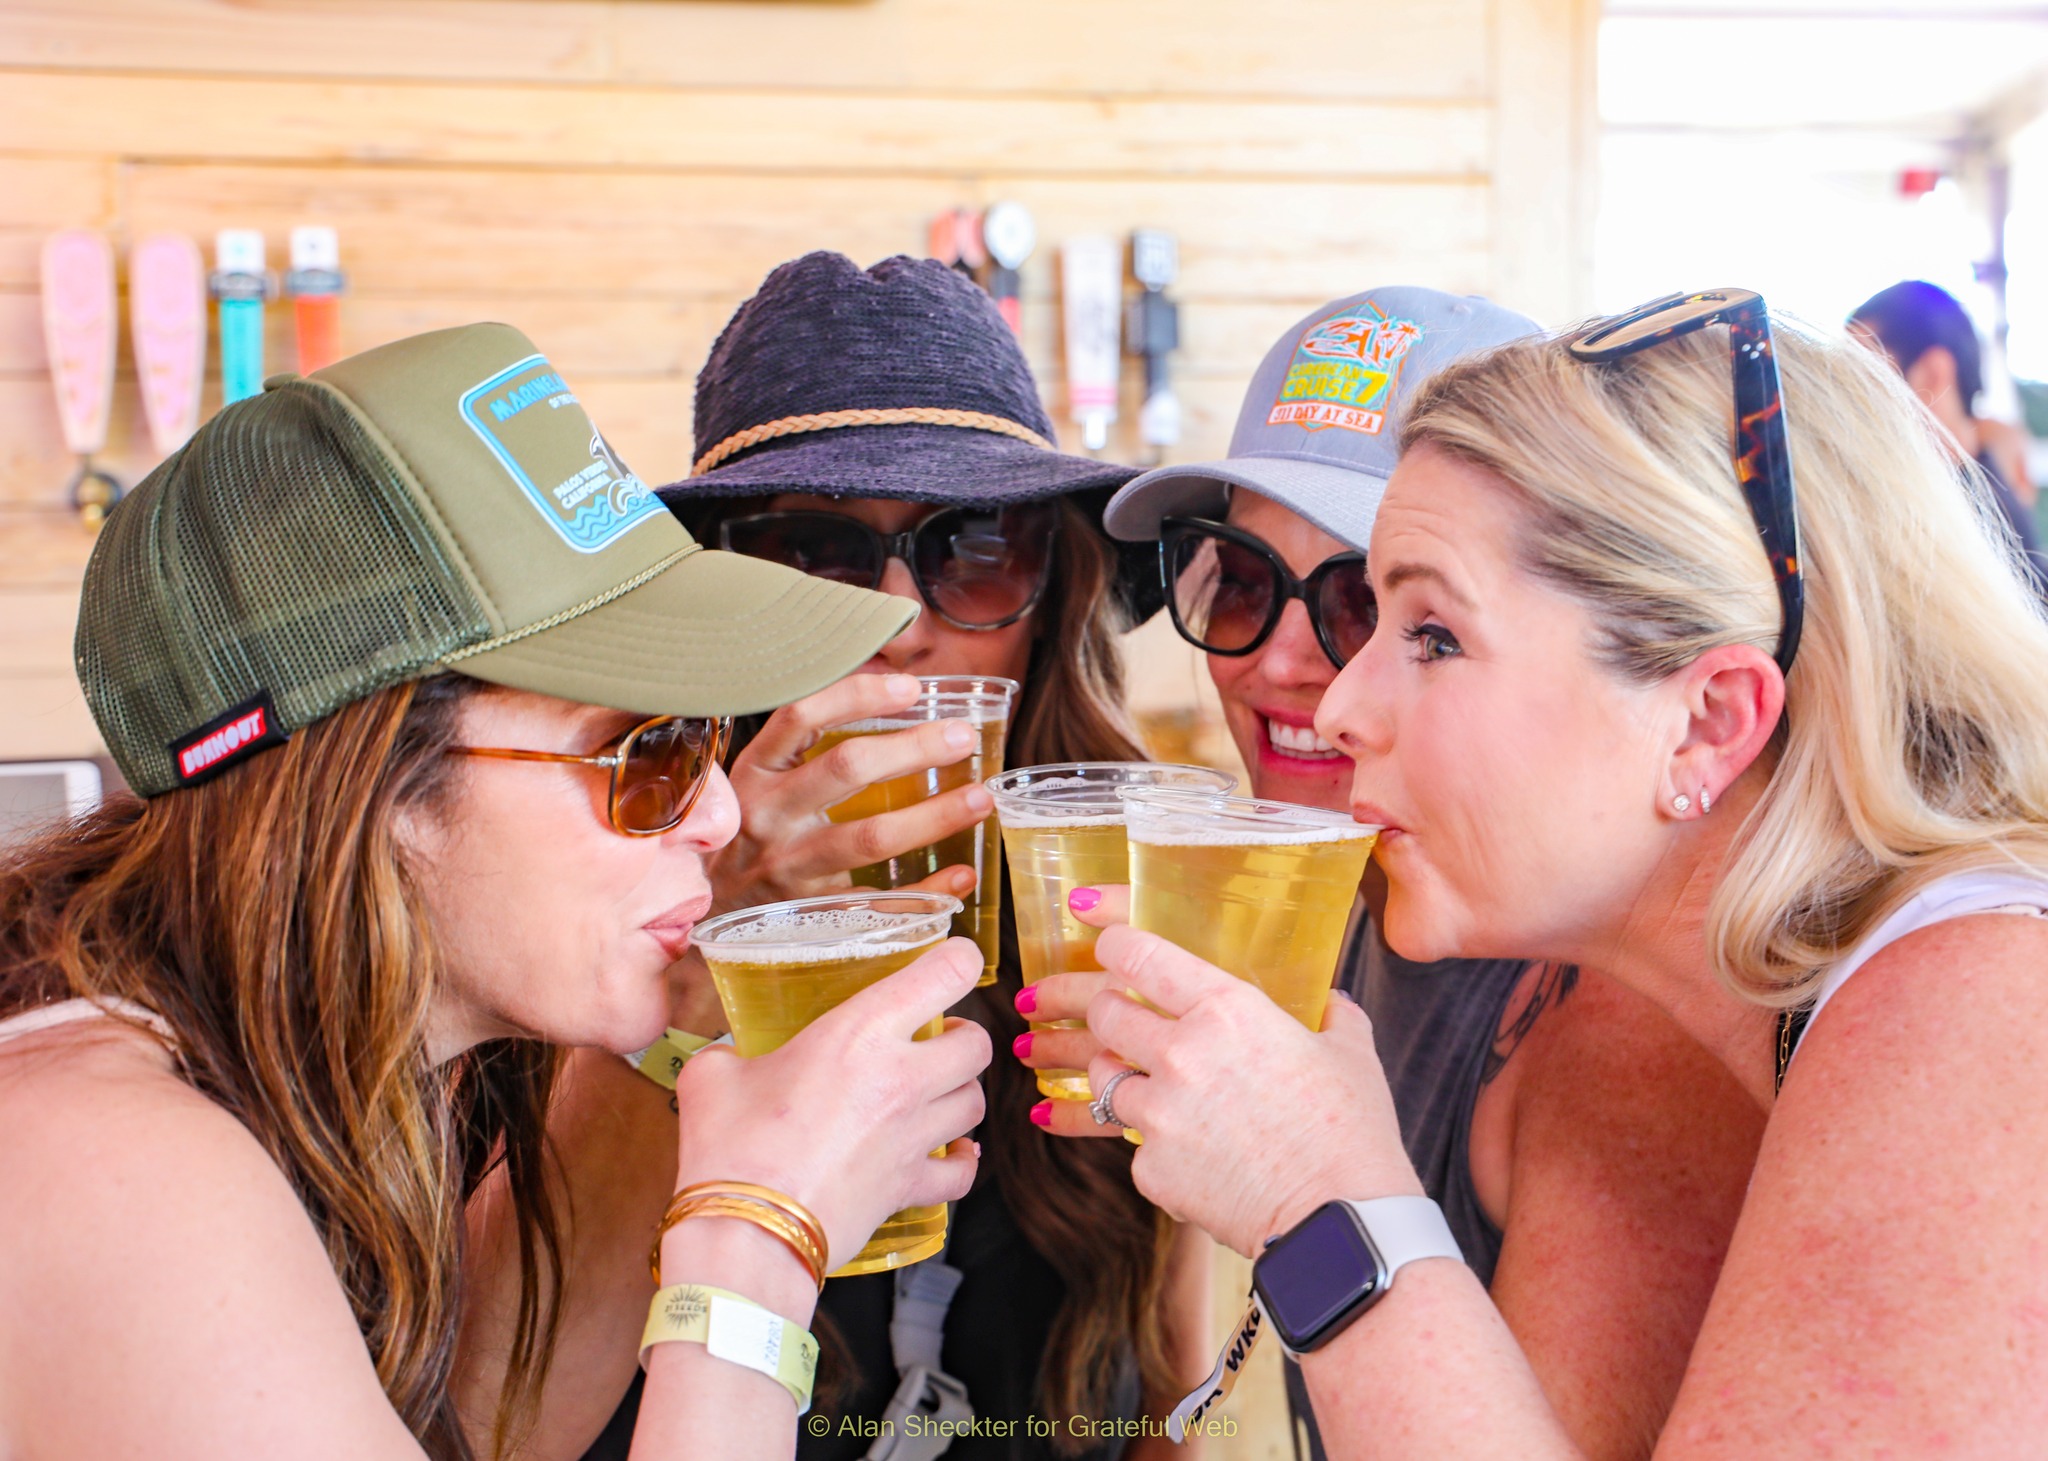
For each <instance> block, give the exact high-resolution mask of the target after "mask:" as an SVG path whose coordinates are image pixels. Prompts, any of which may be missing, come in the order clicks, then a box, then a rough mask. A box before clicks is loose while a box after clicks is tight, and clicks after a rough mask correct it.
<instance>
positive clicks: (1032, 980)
mask: <svg viewBox="0 0 2048 1461" xmlns="http://www.w3.org/2000/svg"><path fill="white" fill-rule="evenodd" d="M1140 786H1177V787H1184V788H1186V789H1189V790H1197V791H1208V792H1213V793H1216V794H1218V795H1221V794H1223V793H1226V792H1229V791H1232V790H1234V789H1235V788H1236V786H1237V778H1236V777H1234V776H1231V775H1228V774H1227V773H1225V772H1222V771H1212V770H1210V769H1209V768H1207V767H1205V766H1178V765H1173V764H1170V763H1158V762H1147V761H1069V762H1066V763H1063V764H1060V765H1054V766H1026V767H1022V768H1020V769H1018V770H1016V771H1006V772H1004V773H1003V774H1002V775H1001V776H997V777H992V778H990V780H989V782H988V789H989V793H990V794H991V795H992V796H994V797H995V799H996V816H997V817H998V818H999V819H1000V820H1001V822H1002V827H1003V853H1004V857H1005V858H1006V860H1007V861H1008V862H1009V865H1010V896H1011V897H1012V898H1014V899H1015V900H1016V903H1017V952H1018V955H1019V957H1020V958H1021V959H1022V961H1023V965H1024V982H1025V983H1027V984H1036V983H1037V982H1038V981H1039V980H1041V979H1043V978H1045V977H1046V976H1047V975H1048V974H1074V973H1084V972H1087V971H1089V970H1095V969H1100V968H1101V967H1102V965H1101V964H1099V963H1097V962H1096V959H1095V938H1096V934H1097V932H1098V930H1096V929H1093V928H1090V927H1089V926H1088V925H1087V924H1085V923H1082V922H1080V921H1078V920H1077V919H1076V918H1075V917H1074V915H1073V914H1072V913H1071V912H1069V911H1068V909H1067V895H1068V894H1069V893H1071V892H1073V891H1074V889H1076V888H1087V887H1096V886H1099V885H1101V884H1104V883H1127V882H1129V881H1130V876H1131V875H1130V861H1129V857H1128V854H1127V852H1126V846H1125V838H1124V808H1123V802H1122V801H1121V800H1120V799H1119V797H1118V796H1117V793H1118V792H1119V791H1121V790H1124V789H1126V788H1129V787H1140ZM1085 1024H1086V1022H1085V1021H1083V1020H1058V1021H1053V1022H1051V1023H1038V1022H1034V1023H1033V1024H1032V1026H1031V1028H1032V1029H1034V1030H1052V1029H1077V1028H1081V1027H1082V1026H1084V1025H1085ZM1038 1089H1039V1093H1040V1094H1041V1095H1046V1096H1050V1097H1052V1098H1053V1099H1054V1100H1065V1101H1085V1100H1087V1099H1089V1096H1090V1092H1089V1089H1088V1072H1087V1071H1085V1070H1041V1071H1039V1072H1038Z"/></svg>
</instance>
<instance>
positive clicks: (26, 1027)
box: [0, 999, 176, 1044]
mask: <svg viewBox="0 0 2048 1461" xmlns="http://www.w3.org/2000/svg"><path fill="white" fill-rule="evenodd" d="M109 1017H119V1018H121V1019H125V1020H128V1021H130V1022H132V1023H134V1024H138V1025H146V1026H148V1027H149V1029H150V1030H151V1031H152V1032H154V1033H155V1034H156V1035H157V1036H158V1037H160V1038H161V1039H163V1040H166V1041H169V1042H171V1043H173V1044H175V1043H176V1041H175V1038H174V1037H173V1035H172V1034H171V1027H170V1025H169V1024H168V1023H167V1022H166V1021H165V1020H164V1017H163V1016H162V1015H160V1014H158V1013H157V1012H156V1011H155V1010H151V1009H144V1008H143V1007H142V1006H141V1005H139V1004H136V1003H135V1002H134V1001H133V1000H127V999H108V1000H91V999H67V1000H63V1001H61V1002H59V1003H57V1004H46V1005H43V1006H42V1007H41V1008H39V1009H32V1010H23V1011H22V1012H21V1013H20V1014H18V1015H14V1016H12V1017H11V1018H9V1019H5V1020H0V1043H5V1042H6V1041H9V1040H13V1039H16V1038H18V1037H20V1036H24V1035H39V1034H41V1033H42V1032H43V1031H45V1030H54V1029H57V1028H58V1027H59V1026H62V1025H71V1024H76V1023H77V1022H78V1021H80V1020H100V1019H107V1018H109Z"/></svg>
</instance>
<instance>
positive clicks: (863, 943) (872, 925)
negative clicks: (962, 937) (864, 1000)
mask: <svg viewBox="0 0 2048 1461" xmlns="http://www.w3.org/2000/svg"><path fill="white" fill-rule="evenodd" d="M927 922H929V923H933V924H936V925H937V927H936V928H934V929H933V930H932V932H931V933H929V934H927V935H925V936H923V937H915V936H908V937H903V938H894V939H889V938H871V937H867V935H871V934H879V933H882V932H884V931H886V930H890V929H901V930H903V931H904V933H905V934H906V935H909V934H911V931H912V930H914V929H915V928H916V927H917V925H918V924H920V923H927ZM951 922H952V920H951V918H950V916H948V915H946V914H943V913H883V912H881V911H879V910H878V909H874V908H821V909H815V910H812V911H810V912H804V913H788V914H783V915H780V916H778V917H775V918H764V919H762V920H761V921H759V922H758V923H749V924H741V925H740V926H738V927H736V928H733V929H731V930H729V931H727V932H724V933H721V934H719V935H718V937H717V938H716V939H715V940H713V941H711V942H709V943H702V944H699V945H698V949H699V951H700V952H702V953H703V955H704V957H705V958H707V959H717V958H721V957H722V958H725V959H726V960H728V961H729V962H741V963H747V964H827V963H832V962H834V961H836V960H842V959H879V958H884V957H886V956H888V955H891V954H909V953H914V952H916V951H917V950H919V949H924V948H930V947H932V946H933V945H935V944H937V943H938V942H939V940H940V939H942V938H944V937H945V936H946V930H947V927H948V926H949V925H950V924H951ZM820 939H832V940H839V942H830V943H821V942H819V940H820Z"/></svg>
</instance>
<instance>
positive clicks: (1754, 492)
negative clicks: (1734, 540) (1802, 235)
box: [1570, 289, 1806, 672]
mask: <svg viewBox="0 0 2048 1461" xmlns="http://www.w3.org/2000/svg"><path fill="white" fill-rule="evenodd" d="M1708 325H1726V326H1727V327H1728V338H1729V341H1730V342H1731V349H1732V353H1733V355H1734V361H1735V364H1734V373H1735V478H1736V480H1737V481H1738V482H1740V483H1741V484H1742V495H1743V498H1744V499H1745V500H1746V501H1747V502H1748V503H1749V515H1750V516H1751V517H1752V518H1754V519H1755V520H1756V530H1757V535H1758V536H1759V537H1761V538H1762V539H1763V544H1764V553H1765V554H1766V556H1768V557H1769V558H1770V560H1771V576H1772V577H1773V578H1774V579H1775V580H1776V581H1777V585H1778V611H1779V614H1780V616H1781V618H1782V619H1783V621H1784V628H1783V630H1782V631H1781V632H1780V633H1779V635H1778V653H1777V656H1776V658H1777V661H1778V669H1779V670H1780V671H1781V672H1789V671H1790V670H1791V668H1792V659H1793V656H1795V655H1796V654H1798V653H1799V631H1800V629H1801V628H1802V627H1803V625H1804V624H1805V621H1806V580H1805V577H1804V576H1803V575H1802V574H1801V572H1800V568H1799V500H1798V497H1797V495H1796V493H1795V492H1794V490H1793V486H1792V449H1791V446H1790V444H1789V443H1788V441H1787V439H1786V435H1785V403H1784V400H1783V397H1782V396H1781V394H1780V392H1779V389H1778V360H1777V356H1776V355H1775V354H1773V353H1772V349H1771V318H1770V314H1769V312H1768V311H1766V310H1765V308H1764V301H1763V296H1761V295H1758V294H1754V293H1752V292H1750V291H1749V290H1747V289H1708V290H1702V291H1701V292H1699V293H1697V294H1672V295H1667V296H1666V297H1665V298H1663V299H1653V300H1651V301H1650V302H1649V303H1648V304H1645V305H1640V306H1638V307H1637V308H1635V309H1632V310H1630V311H1629V312H1628V313H1626V314H1619V315H1615V316H1613V317H1612V318H1610V319H1604V320H1601V321H1599V322H1598V323H1596V324H1594V325H1592V326H1590V327H1588V328H1587V329H1586V330H1585V331H1583V332H1582V333H1581V334H1580V335H1579V336H1578V337H1577V338H1576V339H1574V340H1573V341H1572V342H1571V346H1570V349H1571V352H1572V355H1573V356H1574V357H1575V358H1577V359H1579V360H1585V361H1601V360H1619V359H1620V358H1621V357H1622V356H1624V355H1633V354H1635V353H1636V351H1638V350H1647V349H1649V348H1650V347H1651V346H1652V345H1661V344H1662V343H1663V342H1664V341H1666V340H1676V339H1678V338H1679V337H1680V336H1681V335H1690V334H1691V333H1692V332H1693V331H1695V330H1703V329H1705V328H1706V327H1707V326H1708Z"/></svg>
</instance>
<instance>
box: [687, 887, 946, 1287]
mask: <svg viewBox="0 0 2048 1461" xmlns="http://www.w3.org/2000/svg"><path fill="white" fill-rule="evenodd" d="M959 912H960V900H959V899H958V898H949V897H947V896H946V895H944V894H942V893H891V892H872V893H838V894H831V895H828V896H826V897H822V898H796V899H792V900H791V901H789V902H787V903H769V904H765V905H763V906H761V907H759V908H744V909H741V910H740V911H739V912H737V913H728V914H725V915H724V916H723V917H720V918H714V919H711V920H710V921H708V922H706V923H704V924H702V925H700V926H699V927H698V928H697V930H696V931H695V933H694V934H692V936H691V937H692V942H693V943H694V944H695V945H696V948H697V950H698V952H700V953H701V954H703V956H704V962H705V963H706V964H707V965H709V966H710V969H711V978H712V982H713V983H715V984H716V985H717V986H718V998H719V1001H720V1002H721V1003H722V1004H724V1006H725V1017H726V1020H727V1022H728V1023H729V1024H730V1025H731V1026H732V1042H733V1046H734V1048H735V1049H737V1050H738V1051H739V1053H740V1054H741V1055H746V1056H754V1055H764V1054H766V1053H767V1052H768V1051H770V1050H773V1049H775V1048H777V1047H778V1046H780V1045H782V1044H783V1043H784V1042H785V1041H787V1040H789V1039H790V1038H791V1037H792V1036H794V1035H795V1034H796V1033H797V1031H799V1030H801V1029H803V1027H804V1026H806V1025H808V1024H809V1023H810V1022H811V1021H812V1020H815V1019H817V1018H818V1017H819V1016H820V1015H822V1014H824V1013H825V1012H826V1011H827V1010H830V1009H833V1008H835V1007H836V1006H838V1005H839V1004H840V1003H841V1002H842V1001H844V1000H845V999H847V998H848V997H850V996H852V995H854V994H856V993H858V992H859V991H861V990H863V989H865V988H867V987H868V986H869V985H870V984H873V983H875V982H876V981H877V980H879V979H881V978H883V977H884V976H886V975H889V974H893V973H895V972H896V971H897V970H898V969H901V968H902V967H903V966H904V965H906V964H908V963H910V962H911V961H912V960H913V959H915V958H916V957H917V956H918V955H919V954H922V953H923V952H925V950H927V949H930V948H933V947H935V946H936V945H937V944H938V943H939V942H940V941H941V940H943V939H944V938H946V936H947V934H948V933H949V932H950V930H951V925H952V923H953V920H954V919H955V918H956V917H957V916H958V914H959ZM942 1028H944V1021H943V1020H942V1019H934V1020H933V1021H932V1022H931V1024H930V1025H929V1026H927V1027H926V1028H925V1029H923V1030H921V1031H919V1032H918V1036H917V1038H918V1039H920V1040H924V1039H929V1038H930V1037H931V1036H933V1035H936V1034H938V1033H939V1032H940V1030H941V1029H942ZM934 1155H941V1153H934ZM945 1245H946V1207H945V1204H944V1203H939V1204H936V1205H934V1206H931V1207H906V1208H904V1209H903V1210H902V1211H901V1212H898V1213H893V1214H891V1215H890V1217H889V1219H888V1220H887V1221H886V1222H884V1223H883V1224H882V1225H881V1226H880V1227H879V1228H876V1229H875V1234H874V1236H873V1237H872V1238H870V1239H868V1241H867V1245H866V1246H865V1247H863V1248H862V1249H861V1250H860V1252H858V1253H856V1254H854V1255H853V1257H852V1258H851V1259H849V1260H848V1261H847V1262H845V1263H842V1264H840V1265H839V1267H837V1268H835V1269H833V1270H832V1277H834V1278H843V1277H847V1276H849V1275H852V1274H859V1273H879V1272H881V1271H882V1270H884V1269H888V1268H901V1267H903V1266H904V1265H906V1264H910V1263H916V1262H917V1261H918V1260H920V1259H923V1258H929V1257H931V1256H932V1255H933V1254H934V1253H937V1252H938V1251H939V1250H940V1249H942V1248H944V1247H945Z"/></svg>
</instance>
